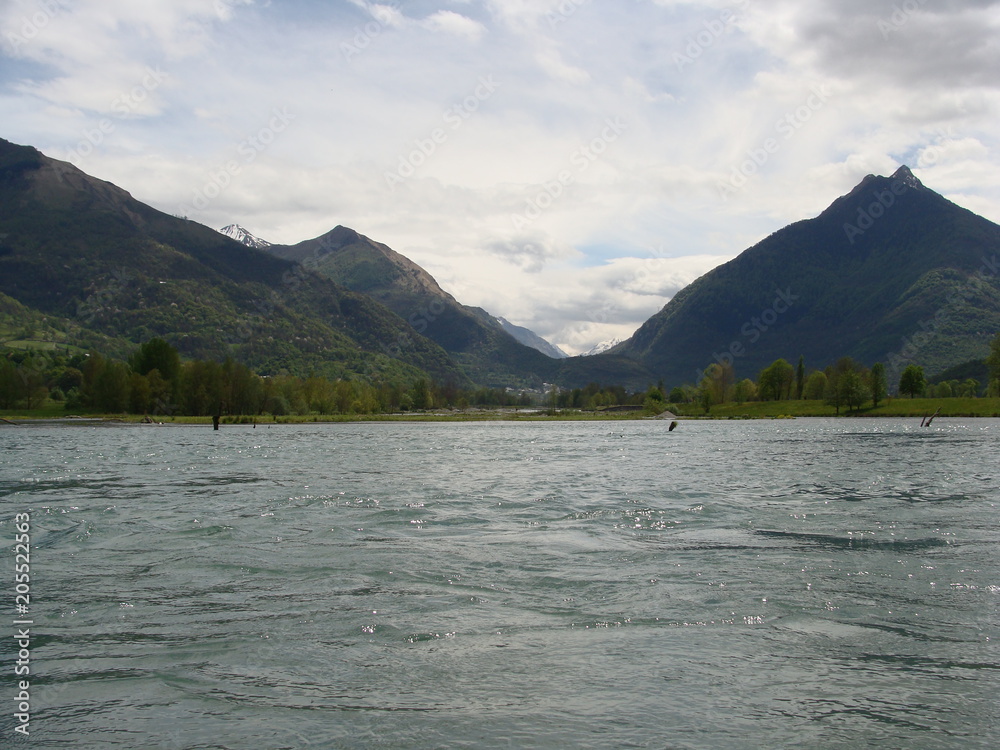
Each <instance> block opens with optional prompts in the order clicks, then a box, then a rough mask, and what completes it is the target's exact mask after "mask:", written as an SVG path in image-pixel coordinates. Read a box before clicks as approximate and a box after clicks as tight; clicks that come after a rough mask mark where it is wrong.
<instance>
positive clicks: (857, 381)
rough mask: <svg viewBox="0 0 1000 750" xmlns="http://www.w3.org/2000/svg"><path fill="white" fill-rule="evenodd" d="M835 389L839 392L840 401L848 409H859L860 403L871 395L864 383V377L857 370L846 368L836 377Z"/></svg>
mask: <svg viewBox="0 0 1000 750" xmlns="http://www.w3.org/2000/svg"><path fill="white" fill-rule="evenodd" d="M837 390H838V391H839V394H840V402H841V403H843V404H844V405H845V406H846V407H847V409H848V410H849V411H850V410H852V409H860V408H861V405H862V404H863V403H864V402H865V401H867V400H868V399H869V398H870V397H871V393H870V391H869V390H868V386H866V385H865V381H864V378H862V377H861V373H859V372H858V371H857V370H848V371H847V372H844V373H842V374H841V376H840V377H839V378H838V379H837Z"/></svg>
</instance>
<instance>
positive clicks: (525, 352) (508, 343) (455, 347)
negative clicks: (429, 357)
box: [267, 226, 559, 387]
mask: <svg viewBox="0 0 1000 750" xmlns="http://www.w3.org/2000/svg"><path fill="white" fill-rule="evenodd" d="M267 251H268V252H270V253H273V254H274V255H276V256H278V257H280V258H284V259H286V260H292V261H295V262H297V263H301V264H303V265H304V266H305V267H307V268H310V269H313V270H315V271H316V272H318V273H319V274H321V275H324V276H327V277H328V278H330V279H332V280H333V281H335V282H337V283H338V284H341V285H343V286H345V287H347V288H348V289H351V290H352V291H355V292H359V293H362V294H365V295H367V296H368V297H371V298H372V299H374V300H375V301H377V302H379V303H380V304H383V305H385V306H386V307H388V308H389V309H390V310H392V311H393V312H395V313H396V314H397V315H399V316H400V317H401V318H403V320H405V321H407V323H409V324H410V326H412V328H413V330H414V331H415V332H416V333H418V334H421V335H423V336H426V337H427V338H429V339H431V340H432V341H434V342H435V343H437V344H438V345H439V346H441V347H442V348H443V349H444V350H445V351H447V352H448V354H449V355H450V356H451V357H452V359H454V361H455V362H457V363H458V364H459V365H460V366H461V368H462V369H463V370H464V372H465V373H466V374H467V375H468V376H469V378H470V379H471V380H473V381H474V382H476V383H479V384H480V385H485V386H491V387H504V386H514V385H524V386H535V387H537V386H540V385H541V384H542V382H543V381H551V380H553V379H554V378H555V377H556V375H557V373H558V371H559V363H558V362H557V361H556V360H554V359H553V358H551V357H548V356H546V355H545V354H542V353H541V352H540V351H538V350H537V349H535V348H533V347H530V346H526V345H524V344H522V343H520V342H519V341H517V340H516V339H515V338H514V337H513V336H512V335H511V334H510V333H508V332H507V331H506V330H505V329H504V327H503V325H502V324H501V323H500V322H499V321H498V320H497V319H496V318H494V317H493V316H492V315H490V314H489V313H488V312H486V311H485V310H483V309H481V308H478V307H469V306H467V305H463V304H460V303H459V302H458V301H457V300H456V299H455V298H454V297H452V296H451V295H450V294H448V293H447V292H445V291H444V290H443V289H442V288H441V287H440V286H439V285H438V283H437V282H436V281H435V280H434V279H433V278H432V277H431V275H430V274H428V273H427V272H426V271H425V270H424V269H423V268H421V267H420V266H418V265H417V264H416V263H414V262H413V261H411V260H409V259H408V258H406V257H404V256H403V255H400V254H399V253H397V252H396V251H394V250H392V249H391V248H390V247H388V246H387V245H384V244H382V243H380V242H375V241H373V240H371V239H369V238H368V237H365V236H364V235H361V234H358V233H357V232H355V231H354V230H353V229H348V228H347V227H343V226H338V227H336V228H335V229H333V230H331V231H329V232H327V233H326V234H324V235H322V236H320V237H316V238H314V239H311V240H306V241H304V242H300V243H298V244H296V245H270V246H268V247H267ZM388 345H389V346H390V347H391V348H392V349H393V351H405V350H406V348H407V347H408V346H409V342H408V339H407V338H406V337H403V338H400V339H398V340H396V341H393V342H390V343H389V344H388Z"/></svg>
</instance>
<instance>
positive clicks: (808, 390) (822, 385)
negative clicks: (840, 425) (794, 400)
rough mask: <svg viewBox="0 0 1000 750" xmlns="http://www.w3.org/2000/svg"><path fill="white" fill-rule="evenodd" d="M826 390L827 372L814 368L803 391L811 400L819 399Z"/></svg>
mask: <svg viewBox="0 0 1000 750" xmlns="http://www.w3.org/2000/svg"><path fill="white" fill-rule="evenodd" d="M825 392H826V373H824V372H821V371H819V370H813V372H811V373H809V377H808V378H806V385H805V389H804V391H803V395H804V396H805V398H807V399H809V400H810V401H819V400H820V399H822V398H823V394H824V393H825Z"/></svg>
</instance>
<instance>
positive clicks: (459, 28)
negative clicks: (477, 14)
mask: <svg viewBox="0 0 1000 750" xmlns="http://www.w3.org/2000/svg"><path fill="white" fill-rule="evenodd" d="M423 23H424V26H425V27H427V28H429V29H431V30H433V31H443V32H445V33H447V34H454V35H455V36H461V37H465V38H466V39H471V40H472V41H477V40H478V39H479V38H480V37H481V36H482V35H483V34H484V33H485V31H486V27H485V26H483V25H482V24H481V23H479V22H478V21H474V20H472V19H471V18H468V17H466V16H463V15H462V14H460V13H455V12H454V11H451V10H439V11H438V12H437V13H433V14H431V15H430V16H428V17H427V19H426V20H425V21H424V22H423Z"/></svg>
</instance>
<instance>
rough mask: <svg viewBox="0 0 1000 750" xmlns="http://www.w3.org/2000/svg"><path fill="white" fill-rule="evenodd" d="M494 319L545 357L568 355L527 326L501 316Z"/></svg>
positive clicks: (564, 357) (517, 338)
mask: <svg viewBox="0 0 1000 750" xmlns="http://www.w3.org/2000/svg"><path fill="white" fill-rule="evenodd" d="M494 320H496V321H497V323H499V324H500V325H501V326H502V327H503V329H504V330H505V331H506V332H507V333H509V334H510V335H511V336H513V337H514V338H515V339H516V340H517V341H519V342H521V343H522V344H524V345H525V346H530V347H531V348H532V349H537V350H538V351H540V352H541V353H542V354H544V355H545V356H546V357H552V359H566V358H567V357H568V356H569V355H568V354H567V353H566V352H564V351H563V350H562V349H560V348H559V347H558V346H556V345H555V344H550V343H549V342H548V341H546V340H545V339H543V338H542V337H541V336H539V335H538V334H537V333H535V332H534V331H532V330H531V329H529V328H525V327H524V326H519V325H515V324H513V323H511V322H510V321H509V320H507V319H506V318H501V317H499V316H494Z"/></svg>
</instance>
